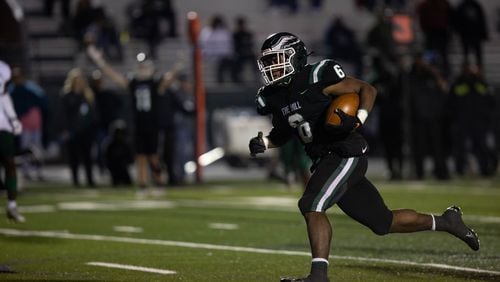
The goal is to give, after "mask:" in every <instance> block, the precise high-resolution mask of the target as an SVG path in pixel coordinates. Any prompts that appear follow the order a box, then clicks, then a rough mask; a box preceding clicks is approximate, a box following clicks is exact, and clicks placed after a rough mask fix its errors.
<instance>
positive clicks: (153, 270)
mask: <svg viewBox="0 0 500 282" xmlns="http://www.w3.org/2000/svg"><path fill="white" fill-rule="evenodd" d="M86 265H93V266H102V267H108V268H118V269H126V270H135V271H142V272H150V273H157V274H176V273H177V272H175V271H173V270H167V269H159V268H150V267H143V266H135V265H127V264H118V263H110V262H98V261H91V262H87V263H86Z"/></svg>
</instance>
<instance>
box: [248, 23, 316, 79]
mask: <svg viewBox="0 0 500 282" xmlns="http://www.w3.org/2000/svg"><path fill="white" fill-rule="evenodd" d="M261 55H262V56H261V57H260V58H259V59H258V60H257V64H258V65H259V69H260V72H261V73H262V77H263V78H264V82H265V84H266V85H270V84H287V83H289V82H290V78H291V76H292V75H293V74H295V73H297V72H299V71H300V70H301V69H302V68H303V67H304V66H305V65H306V64H307V51H306V46H305V45H304V43H303V42H302V41H301V40H300V39H299V38H298V37H297V36H295V35H293V34H291V33H289V32H278V33H274V34H271V35H269V36H268V37H267V38H266V40H265V41H264V43H263V44H262V48H261Z"/></svg>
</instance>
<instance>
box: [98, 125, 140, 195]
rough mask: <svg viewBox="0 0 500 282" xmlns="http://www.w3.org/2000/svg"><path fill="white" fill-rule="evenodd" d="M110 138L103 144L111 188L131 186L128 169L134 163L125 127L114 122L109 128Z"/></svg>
mask: <svg viewBox="0 0 500 282" xmlns="http://www.w3.org/2000/svg"><path fill="white" fill-rule="evenodd" d="M109 132H110V136H109V137H108V138H107V140H106V142H105V144H104V152H105V162H106V168H107V169H108V171H109V174H110V175H111V184H112V185H113V186H120V185H124V186H128V185H132V178H131V177H130V172H129V167H130V165H131V164H132V163H133V162H134V156H133V154H132V152H133V150H132V146H130V144H129V142H128V140H127V126H126V124H125V122H124V121H123V120H115V121H114V122H113V123H112V124H111V125H110V128H109Z"/></svg>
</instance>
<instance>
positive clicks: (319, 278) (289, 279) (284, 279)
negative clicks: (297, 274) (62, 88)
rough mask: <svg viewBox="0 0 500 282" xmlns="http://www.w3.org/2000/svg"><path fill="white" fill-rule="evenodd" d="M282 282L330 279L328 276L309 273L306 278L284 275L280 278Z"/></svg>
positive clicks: (314, 281) (326, 281) (315, 281)
mask: <svg viewBox="0 0 500 282" xmlns="http://www.w3.org/2000/svg"><path fill="white" fill-rule="evenodd" d="M280 282H330V279H328V277H326V276H315V277H313V276H312V275H309V276H307V277H305V278H289V277H282V278H280Z"/></svg>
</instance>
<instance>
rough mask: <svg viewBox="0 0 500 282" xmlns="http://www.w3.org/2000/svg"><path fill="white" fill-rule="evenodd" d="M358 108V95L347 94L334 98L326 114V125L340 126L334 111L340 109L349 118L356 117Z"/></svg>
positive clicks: (338, 118) (338, 117)
mask: <svg viewBox="0 0 500 282" xmlns="http://www.w3.org/2000/svg"><path fill="white" fill-rule="evenodd" d="M358 107H359V95H358V94H357V93H348V94H343V95H339V96H337V97H335V98H334V99H333V100H332V102H331V103H330V106H329V107H328V110H327V112H326V123H327V124H329V125H340V123H341V120H340V116H339V115H338V114H337V113H335V110H337V109H340V110H342V111H343V112H344V113H346V114H348V115H350V116H356V113H357V111H358Z"/></svg>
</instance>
